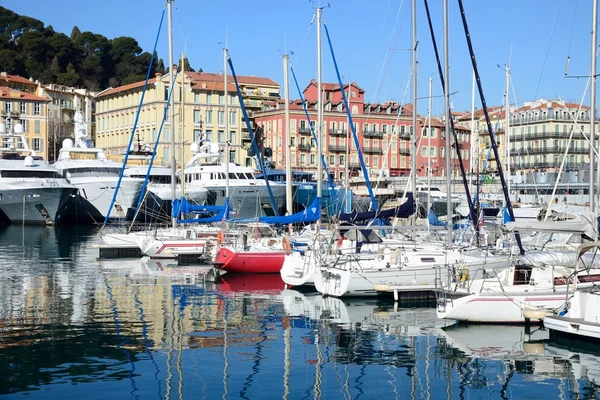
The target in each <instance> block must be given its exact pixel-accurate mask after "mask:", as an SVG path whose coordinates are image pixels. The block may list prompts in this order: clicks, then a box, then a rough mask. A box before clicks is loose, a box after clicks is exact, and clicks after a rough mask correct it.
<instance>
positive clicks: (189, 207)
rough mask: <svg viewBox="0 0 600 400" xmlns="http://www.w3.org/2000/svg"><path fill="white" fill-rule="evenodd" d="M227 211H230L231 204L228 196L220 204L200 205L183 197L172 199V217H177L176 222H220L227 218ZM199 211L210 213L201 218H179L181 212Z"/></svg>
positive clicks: (200, 212)
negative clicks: (223, 202)
mask: <svg viewBox="0 0 600 400" xmlns="http://www.w3.org/2000/svg"><path fill="white" fill-rule="evenodd" d="M229 211H231V206H230V205H229V198H227V199H225V204H224V205H222V206H203V205H202V206H201V205H197V204H191V203H190V202H188V201H187V200H186V198H185V197H182V198H181V200H180V199H175V200H174V201H173V217H175V218H177V223H178V224H184V223H199V224H208V223H211V222H220V221H223V220H225V219H227V218H229ZM192 212H195V213H199V214H205V215H210V214H214V215H211V216H208V217H203V218H188V219H179V216H180V215H181V214H189V213H192Z"/></svg>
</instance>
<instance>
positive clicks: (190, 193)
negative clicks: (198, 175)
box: [148, 183, 208, 204]
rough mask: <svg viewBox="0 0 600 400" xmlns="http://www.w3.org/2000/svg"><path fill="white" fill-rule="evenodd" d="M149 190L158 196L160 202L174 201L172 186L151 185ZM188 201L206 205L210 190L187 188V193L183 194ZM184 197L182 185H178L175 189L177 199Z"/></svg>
mask: <svg viewBox="0 0 600 400" xmlns="http://www.w3.org/2000/svg"><path fill="white" fill-rule="evenodd" d="M148 190H150V191H151V192H152V193H154V194H155V195H157V196H158V197H159V198H160V200H163V201H173V192H172V188H171V185H166V184H155V183H152V184H149V185H148ZM183 195H184V196H185V197H186V198H187V199H188V200H190V201H192V202H193V203H195V204H204V203H205V202H206V198H207V197H208V190H207V189H206V188H203V187H199V186H195V185H194V186H192V185H190V186H185V192H184V194H183ZM181 197H182V193H181V185H177V187H176V188H175V198H176V199H179V198H181Z"/></svg>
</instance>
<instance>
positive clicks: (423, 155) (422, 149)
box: [421, 146, 427, 157]
mask: <svg viewBox="0 0 600 400" xmlns="http://www.w3.org/2000/svg"><path fill="white" fill-rule="evenodd" d="M421 157H427V147H426V146H424V147H421Z"/></svg>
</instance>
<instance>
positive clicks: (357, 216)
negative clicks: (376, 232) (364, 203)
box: [340, 193, 415, 223]
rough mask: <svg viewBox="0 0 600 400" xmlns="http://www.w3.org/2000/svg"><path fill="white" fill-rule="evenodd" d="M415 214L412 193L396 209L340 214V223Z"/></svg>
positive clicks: (404, 216)
mask: <svg viewBox="0 0 600 400" xmlns="http://www.w3.org/2000/svg"><path fill="white" fill-rule="evenodd" d="M414 212H415V200H414V198H413V194H412V193H408V195H407V197H406V201H405V202H404V203H403V204H401V205H399V206H398V207H394V208H390V209H387V210H379V211H367V212H360V213H359V212H353V213H348V214H340V221H347V222H352V223H356V222H362V221H368V220H374V219H387V218H393V217H396V218H408V217H409V216H411V215H412V214H413V213H414Z"/></svg>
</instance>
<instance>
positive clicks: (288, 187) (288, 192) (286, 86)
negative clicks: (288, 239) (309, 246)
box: [283, 54, 294, 228]
mask: <svg viewBox="0 0 600 400" xmlns="http://www.w3.org/2000/svg"><path fill="white" fill-rule="evenodd" d="M289 60H290V58H289V56H288V55H287V54H284V55H283V97H284V99H285V122H284V124H285V129H284V131H285V142H284V143H285V207H286V210H287V213H288V215H292V214H293V213H294V210H293V204H292V149H291V147H292V143H291V136H292V134H291V132H290V82H289V76H288V71H289ZM290 228H291V226H290Z"/></svg>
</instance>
